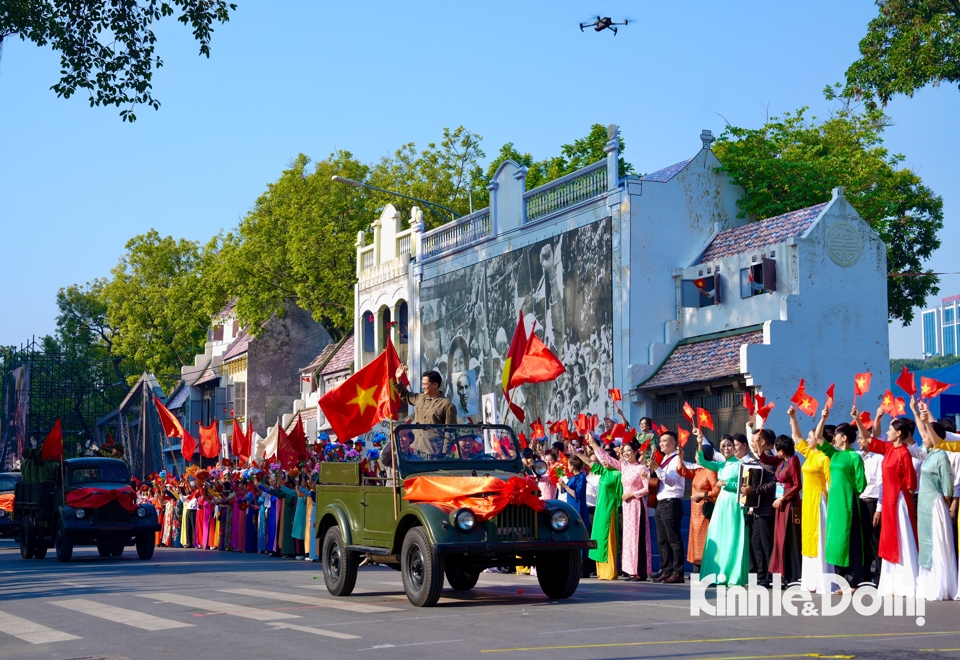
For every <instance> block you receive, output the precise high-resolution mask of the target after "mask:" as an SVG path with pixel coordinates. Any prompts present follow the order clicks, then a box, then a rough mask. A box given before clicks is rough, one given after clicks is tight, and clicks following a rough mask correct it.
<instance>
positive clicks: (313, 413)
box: [283, 406, 317, 442]
mask: <svg viewBox="0 0 960 660" xmlns="http://www.w3.org/2000/svg"><path fill="white" fill-rule="evenodd" d="M297 416H299V417H300V419H302V420H303V421H304V422H306V421H308V420H311V419H316V418H317V407H316V406H313V407H312V408H304V409H303V410H301V411H300V412H298V413H297V414H296V415H294V416H293V419H291V420H290V423H289V424H287V427H286V428H285V429H283V430H284V431H286V432H287V433H290V431H292V430H293V429H294V427H295V426H296V425H297ZM307 442H312V440H311V439H310V438H307Z"/></svg>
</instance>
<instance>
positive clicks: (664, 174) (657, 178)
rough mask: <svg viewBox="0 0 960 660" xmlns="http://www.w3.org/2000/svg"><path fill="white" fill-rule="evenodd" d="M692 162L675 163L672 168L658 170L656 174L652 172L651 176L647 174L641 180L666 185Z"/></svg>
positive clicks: (689, 159) (690, 159) (688, 160)
mask: <svg viewBox="0 0 960 660" xmlns="http://www.w3.org/2000/svg"><path fill="white" fill-rule="evenodd" d="M692 160H693V159H692V158H688V159H686V160H682V161H680V162H679V163H674V164H673V165H671V166H670V167H664V168H663V169H662V170H657V171H656V172H651V173H650V174H646V175H644V176H642V177H640V180H641V181H654V182H656V183H666V182H667V181H669V180H670V179H672V178H673V177H675V176H677V175H678V174H680V172H681V171H683V168H684V167H686V166H687V165H689V164H690V161H692Z"/></svg>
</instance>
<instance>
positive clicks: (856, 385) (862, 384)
mask: <svg viewBox="0 0 960 660" xmlns="http://www.w3.org/2000/svg"><path fill="white" fill-rule="evenodd" d="M871 378H873V374H872V373H870V372H869V371H864V372H863V373H862V374H857V375H856V376H854V378H853V396H855V397H858V396H863V395H864V394H866V393H867V392H869V391H870V379H871Z"/></svg>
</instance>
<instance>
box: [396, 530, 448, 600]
mask: <svg viewBox="0 0 960 660" xmlns="http://www.w3.org/2000/svg"><path fill="white" fill-rule="evenodd" d="M400 574H401V575H402V576H403V590H404V591H405V592H406V594H407V598H408V599H409V600H410V602H411V603H413V604H414V605H415V606H416V607H433V606H434V605H436V604H437V601H438V600H440V592H441V591H442V590H443V556H442V555H438V554H437V553H436V552H434V551H433V544H431V543H430V540H429V539H428V538H427V533H426V532H425V531H423V527H413V528H412V529H410V531H408V532H407V535H406V536H404V537H403V548H402V549H401V551H400Z"/></svg>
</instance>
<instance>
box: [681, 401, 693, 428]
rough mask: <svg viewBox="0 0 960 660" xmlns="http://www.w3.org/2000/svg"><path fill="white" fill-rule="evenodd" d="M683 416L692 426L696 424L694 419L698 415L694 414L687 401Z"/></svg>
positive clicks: (684, 404) (684, 403) (684, 405)
mask: <svg viewBox="0 0 960 660" xmlns="http://www.w3.org/2000/svg"><path fill="white" fill-rule="evenodd" d="M683 416H684V417H686V418H687V421H688V422H690V423H691V424H693V423H694V422H693V419H694V417H695V416H696V413H695V412H694V410H693V407H692V406H691V405H690V404H689V403H687V402H686V401H684V402H683Z"/></svg>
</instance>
